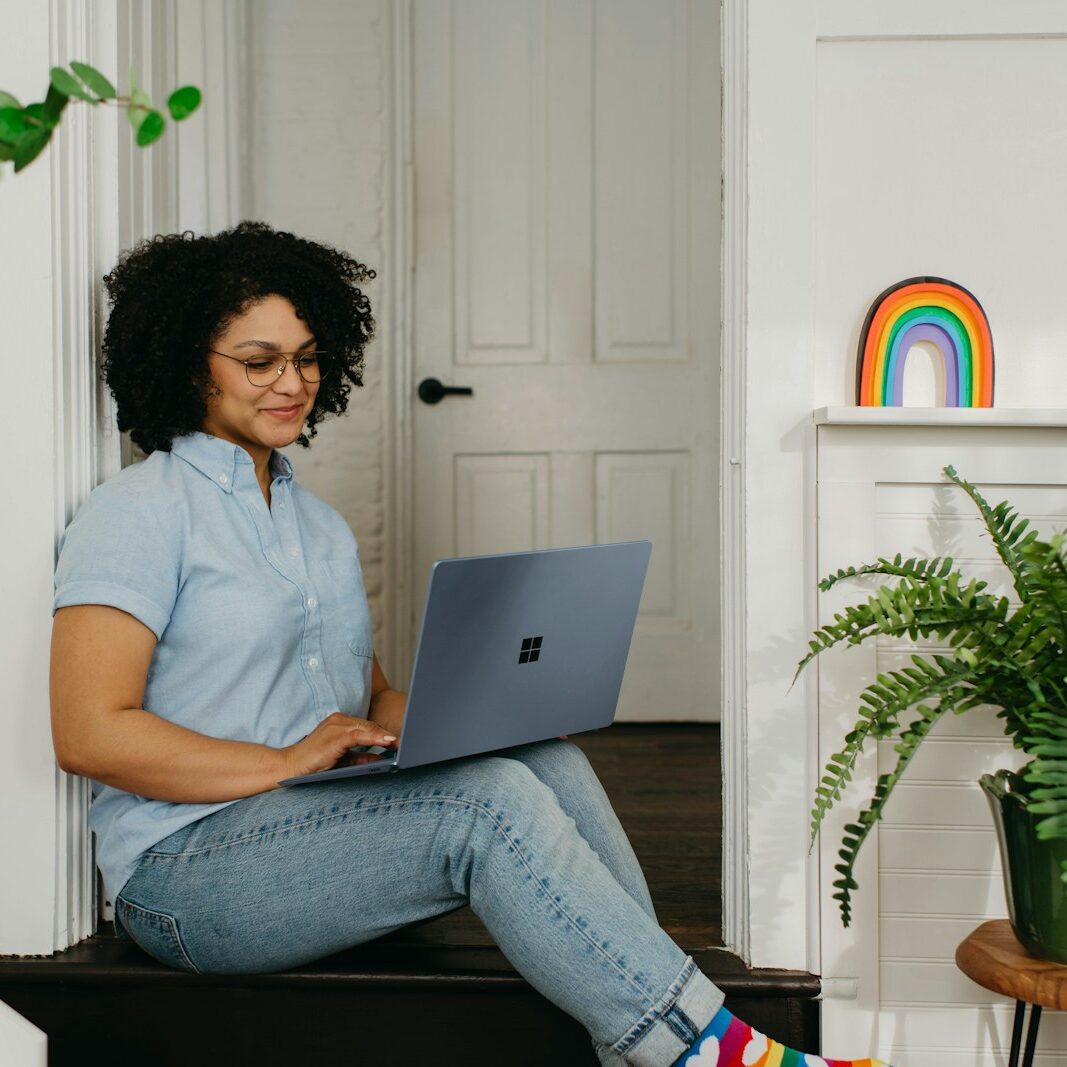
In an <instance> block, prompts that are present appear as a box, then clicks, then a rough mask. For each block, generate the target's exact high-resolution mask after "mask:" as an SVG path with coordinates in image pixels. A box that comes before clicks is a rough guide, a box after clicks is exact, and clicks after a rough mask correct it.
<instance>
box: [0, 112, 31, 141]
mask: <svg viewBox="0 0 1067 1067" xmlns="http://www.w3.org/2000/svg"><path fill="white" fill-rule="evenodd" d="M27 125H28V123H27V122H26V117H25V116H24V115H23V113H22V109H21V108H17V107H0V141H9V142H10V143H12V144H14V143H15V142H16V141H17V140H18V139H19V138H20V137H21V136H22V135H23V133H24V132H25V131H26V127H27Z"/></svg>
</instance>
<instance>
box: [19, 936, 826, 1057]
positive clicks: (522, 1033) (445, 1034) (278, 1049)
mask: <svg viewBox="0 0 1067 1067" xmlns="http://www.w3.org/2000/svg"><path fill="white" fill-rule="evenodd" d="M694 956H695V958H696V960H697V962H698V963H699V964H700V966H701V969H702V970H704V972H705V973H706V974H708V975H709V976H710V977H711V978H712V979H713V980H714V981H715V982H716V983H717V984H718V985H719V986H720V987H721V988H722V989H723V990H724V992H725V993H726V994H727V1004H728V1006H729V1007H730V1009H731V1010H732V1011H735V1012H736V1013H737V1014H738V1015H741V1016H742V1017H743V1018H745V1019H748V1020H749V1021H750V1022H752V1023H753V1025H755V1026H758V1027H759V1028H761V1029H763V1030H764V1031H765V1032H767V1033H769V1034H771V1035H772V1036H774V1037H777V1038H779V1039H780V1040H783V1041H786V1042H788V1043H790V1044H792V1045H793V1046H794V1047H797V1046H799V1047H801V1048H805V1049H808V1050H814V1049H815V1048H817V1046H818V1005H817V1002H816V1001H815V1000H813V999H812V998H814V997H815V996H816V995H817V994H818V992H819V981H818V979H817V978H815V977H814V976H813V975H810V974H805V973H800V972H790V971H776V970H751V969H749V968H747V967H745V966H744V964H742V962H741V961H740V960H739V959H737V958H736V957H735V956H732V955H731V954H730V953H728V952H726V951H725V950H724V949H705V950H702V951H696V952H694ZM0 1000H3V1001H5V1002H6V1003H8V1004H9V1005H10V1006H11V1007H13V1008H14V1009H15V1010H16V1011H18V1012H20V1013H21V1014H23V1015H24V1016H26V1018H28V1019H29V1020H30V1021H31V1022H33V1023H35V1024H36V1025H37V1026H39V1027H40V1028H41V1029H42V1030H43V1031H44V1032H45V1033H46V1034H47V1035H48V1038H49V1064H50V1067H66V1065H68V1064H70V1065H72V1067H73V1065H75V1064H81V1065H85V1064H95V1063H101V1064H109V1065H112V1067H121V1065H124V1064H131V1065H133V1064H138V1065H140V1064H152V1065H160V1067H169V1065H171V1064H173V1065H175V1067H177V1065H179V1064H181V1065H182V1067H186V1065H188V1064H190V1063H194V1062H195V1063H199V1064H214V1063H219V1064H223V1063H225V1064H243V1063H249V1064H251V1063H255V1064H256V1065H257V1067H270V1065H273V1064H287V1065H292V1064H304V1063H321V1062H325V1061H326V1060H327V1059H328V1058H329V1057H336V1056H338V1055H340V1056H342V1057H344V1059H343V1060H342V1062H349V1061H350V1062H353V1063H358V1064H360V1065H378V1064H381V1065H394V1064H400V1065H405V1064H411V1065H416V1064H423V1063H426V1064H429V1063H433V1064H457V1065H460V1064H462V1065H472V1067H480V1065H483V1064H484V1065H486V1067H489V1065H494V1067H496V1065H500V1064H504V1063H506V1064H508V1065H509V1067H511V1065H530V1067H532V1065H534V1064H537V1065H546V1064H553V1065H555V1064H558V1065H560V1067H567V1065H571V1064H575V1065H578V1064H585V1065H595V1064H596V1062H597V1061H596V1057H595V1056H594V1055H593V1053H592V1048H591V1045H590V1041H589V1038H588V1035H587V1034H586V1033H585V1031H584V1029H583V1028H582V1027H581V1026H579V1025H578V1024H577V1023H576V1022H575V1021H574V1020H573V1019H571V1018H570V1017H569V1016H567V1015H566V1014H565V1013H564V1012H562V1011H561V1010H559V1009H558V1008H556V1007H555V1006H554V1005H552V1004H550V1003H549V1002H548V1001H546V1000H545V999H544V998H543V997H541V996H540V995H539V994H538V993H537V992H536V991H535V990H533V989H532V988H531V987H530V986H529V985H527V984H526V982H525V981H523V979H522V978H521V977H520V976H519V975H518V974H516V973H515V971H514V970H513V969H512V968H511V966H510V965H509V964H508V961H507V960H506V959H505V958H504V956H503V955H502V954H501V953H500V951H499V950H498V949H494V948H485V947H455V946H452V947H448V946H429V945H425V944H424V945H416V944H412V943H410V942H409V943H408V944H404V943H390V942H388V941H386V940H385V939H383V941H381V942H375V943H372V944H368V945H363V946H360V947H358V948H355V949H349V950H347V951H345V952H341V953H338V954H336V955H334V956H330V957H328V958H327V959H324V960H319V961H317V962H316V963H313V964H309V965H308V966H306V967H301V968H299V969H297V970H293V971H288V972H285V973H279V974H262V975H242V976H239V977H233V976H220V975H190V974H185V973H183V972H180V971H175V970H172V969H170V968H168V967H163V966H161V965H159V964H157V963H156V962H155V961H154V960H152V959H150V958H149V957H148V956H146V955H145V954H144V953H143V952H141V950H140V949H138V948H137V947H136V946H135V945H133V944H132V943H131V942H129V941H127V940H119V939H116V938H114V937H112V936H108V935H107V934H102V935H99V936H96V937H93V938H89V939H88V940H87V941H84V942H82V943H81V944H79V945H76V946H74V947H73V948H71V949H68V950H67V951H66V952H61V953H57V954H56V955H55V956H52V957H47V958H33V957H29V958H4V959H0Z"/></svg>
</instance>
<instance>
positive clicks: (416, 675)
mask: <svg viewBox="0 0 1067 1067" xmlns="http://www.w3.org/2000/svg"><path fill="white" fill-rule="evenodd" d="M651 553H652V542H651V541H647V540H646V541H620V542H614V543H610V544H603V545H585V546H579V547H575V548H550V549H537V550H534V551H531V552H506V553H500V554H497V555H489V556H465V557H461V558H457V559H443V560H438V561H437V562H435V563H434V564H433V565H432V566H431V568H430V582H429V586H428V588H427V591H426V605H425V608H424V611H423V619H422V628H421V630H420V632H419V643H418V648H417V651H416V654H415V664H414V666H413V668H412V674H411V684H410V685H409V687H408V705H407V712H406V715H405V718H404V729H403V732H402V734H401V737H400V747H399V749H398V750H397V753H396V755H395V757H393V758H389V757H388V756H387V757H386V758H384V759H382V760H379V761H376V762H373V763H364V764H358V765H356V766H351V767H335V768H332V769H330V770H325V771H319V772H317V773H315V774H308V775H301V776H299V777H295V778H286V779H285V780H284V781H282V782H281V783H280V784H282V785H297V784H301V783H304V782H320V781H325V780H329V779H333V778H348V777H355V776H361V775H365V774H381V773H387V772H389V771H393V770H400V769H402V768H405V767H418V766H422V765H424V764H427V763H438V762H441V761H443V760H448V759H455V758H457V757H460V756H473V755H476V754H478V753H482V752H491V751H494V750H496V749H502V748H510V747H512V746H513V745H521V744H526V743H528V742H531V741H543V740H545V739H546V738H551V737H558V736H560V735H561V734H572V733H581V732H582V731H584V730H596V729H600V728H601V727H604V726H607V725H609V724H610V723H611V722H612V720H613V719H614V717H615V709H616V707H617V706H618V702H619V692H620V690H621V688H622V680H623V673H624V671H625V669H626V660H627V657H628V655H629V651H630V642H631V639H632V637H633V631H634V625H635V623H636V621H637V609H638V605H639V604H640V601H641V591H642V589H643V587H644V581H645V575H646V573H647V571H648V561H649V558H650V556H651Z"/></svg>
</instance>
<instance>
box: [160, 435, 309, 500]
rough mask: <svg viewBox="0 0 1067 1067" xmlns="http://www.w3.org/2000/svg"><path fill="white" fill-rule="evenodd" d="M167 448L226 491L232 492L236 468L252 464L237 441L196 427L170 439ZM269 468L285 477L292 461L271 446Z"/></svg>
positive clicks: (290, 473)
mask: <svg viewBox="0 0 1067 1067" xmlns="http://www.w3.org/2000/svg"><path fill="white" fill-rule="evenodd" d="M170 450H171V452H172V453H173V454H174V455H176V456H178V457H180V458H181V459H183V460H185V462H186V463H188V464H189V465H190V466H192V467H195V468H196V469H197V470H198V471H200V473H201V474H203V475H204V476H205V477H207V478H210V479H211V481H213V482H214V483H215V484H216V485H217V486H218V487H219V488H220V489H222V490H223V491H224V492H226V493H232V492H233V485H234V480H235V478H236V477H237V468H238V467H239V466H243V465H247V466H249V467H251V466H252V465H253V464H252V457H251V456H250V455H249V454H248V453H247V452H246V451H245V450H244V449H243V448H242V447H241V446H240V445H235V444H233V443H232V442H231V441H224V440H223V439H222V438H221V437H214V436H213V435H212V434H209V433H201V432H200V431H199V430H197V431H194V432H193V433H189V434H182V436H181V437H175V438H174V440H173V441H172V442H171V446H170ZM270 471H271V474H272V475H273V476H274V477H275V478H281V479H283V480H286V481H288V480H290V479H291V478H292V476H293V465H292V464H291V463H290V462H289V459H288V457H287V456H283V455H282V454H281V452H279V451H278V450H277V449H274V451H273V452H272V453H271V460H270Z"/></svg>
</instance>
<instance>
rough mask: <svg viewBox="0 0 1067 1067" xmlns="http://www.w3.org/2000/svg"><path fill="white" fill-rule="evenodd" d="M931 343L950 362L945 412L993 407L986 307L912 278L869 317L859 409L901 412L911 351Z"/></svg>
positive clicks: (940, 284) (951, 286) (942, 282)
mask: <svg viewBox="0 0 1067 1067" xmlns="http://www.w3.org/2000/svg"><path fill="white" fill-rule="evenodd" d="M919 341H929V342H931V343H932V344H933V345H935V346H936V348H937V349H938V351H939V352H940V353H941V357H942V359H943V360H944V362H945V407H950V408H991V407H992V406H993V377H994V373H993V336H992V334H991V333H990V332H989V320H988V319H987V318H986V314H985V311H983V310H982V305H981V304H979V303H978V301H977V300H976V299H975V298H974V296H973V295H972V294H971V293H969V292H968V291H967V290H966V289H964V288H963V286H962V285H957V284H956V283H955V282H950V281H949V280H948V279H947V278H907V279H906V280H905V281H902V282H897V284H896V285H891V286H890V287H889V288H888V289H886V291H885V292H884V293H882V294H881V295H880V296H879V297H878V299H877V300H875V302H874V303H873V304H871V309H870V311H868V312H867V320H866V321H865V322H864V324H863V329H862V330H861V331H860V343H859V351H858V352H857V356H856V403H857V404H859V405H860V406H862V407H900V406H901V404H902V402H903V384H904V363H905V361H906V360H907V358H908V352H909V350H910V349H911V346H912V345H914V344H917V343H918V342H919Z"/></svg>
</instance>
